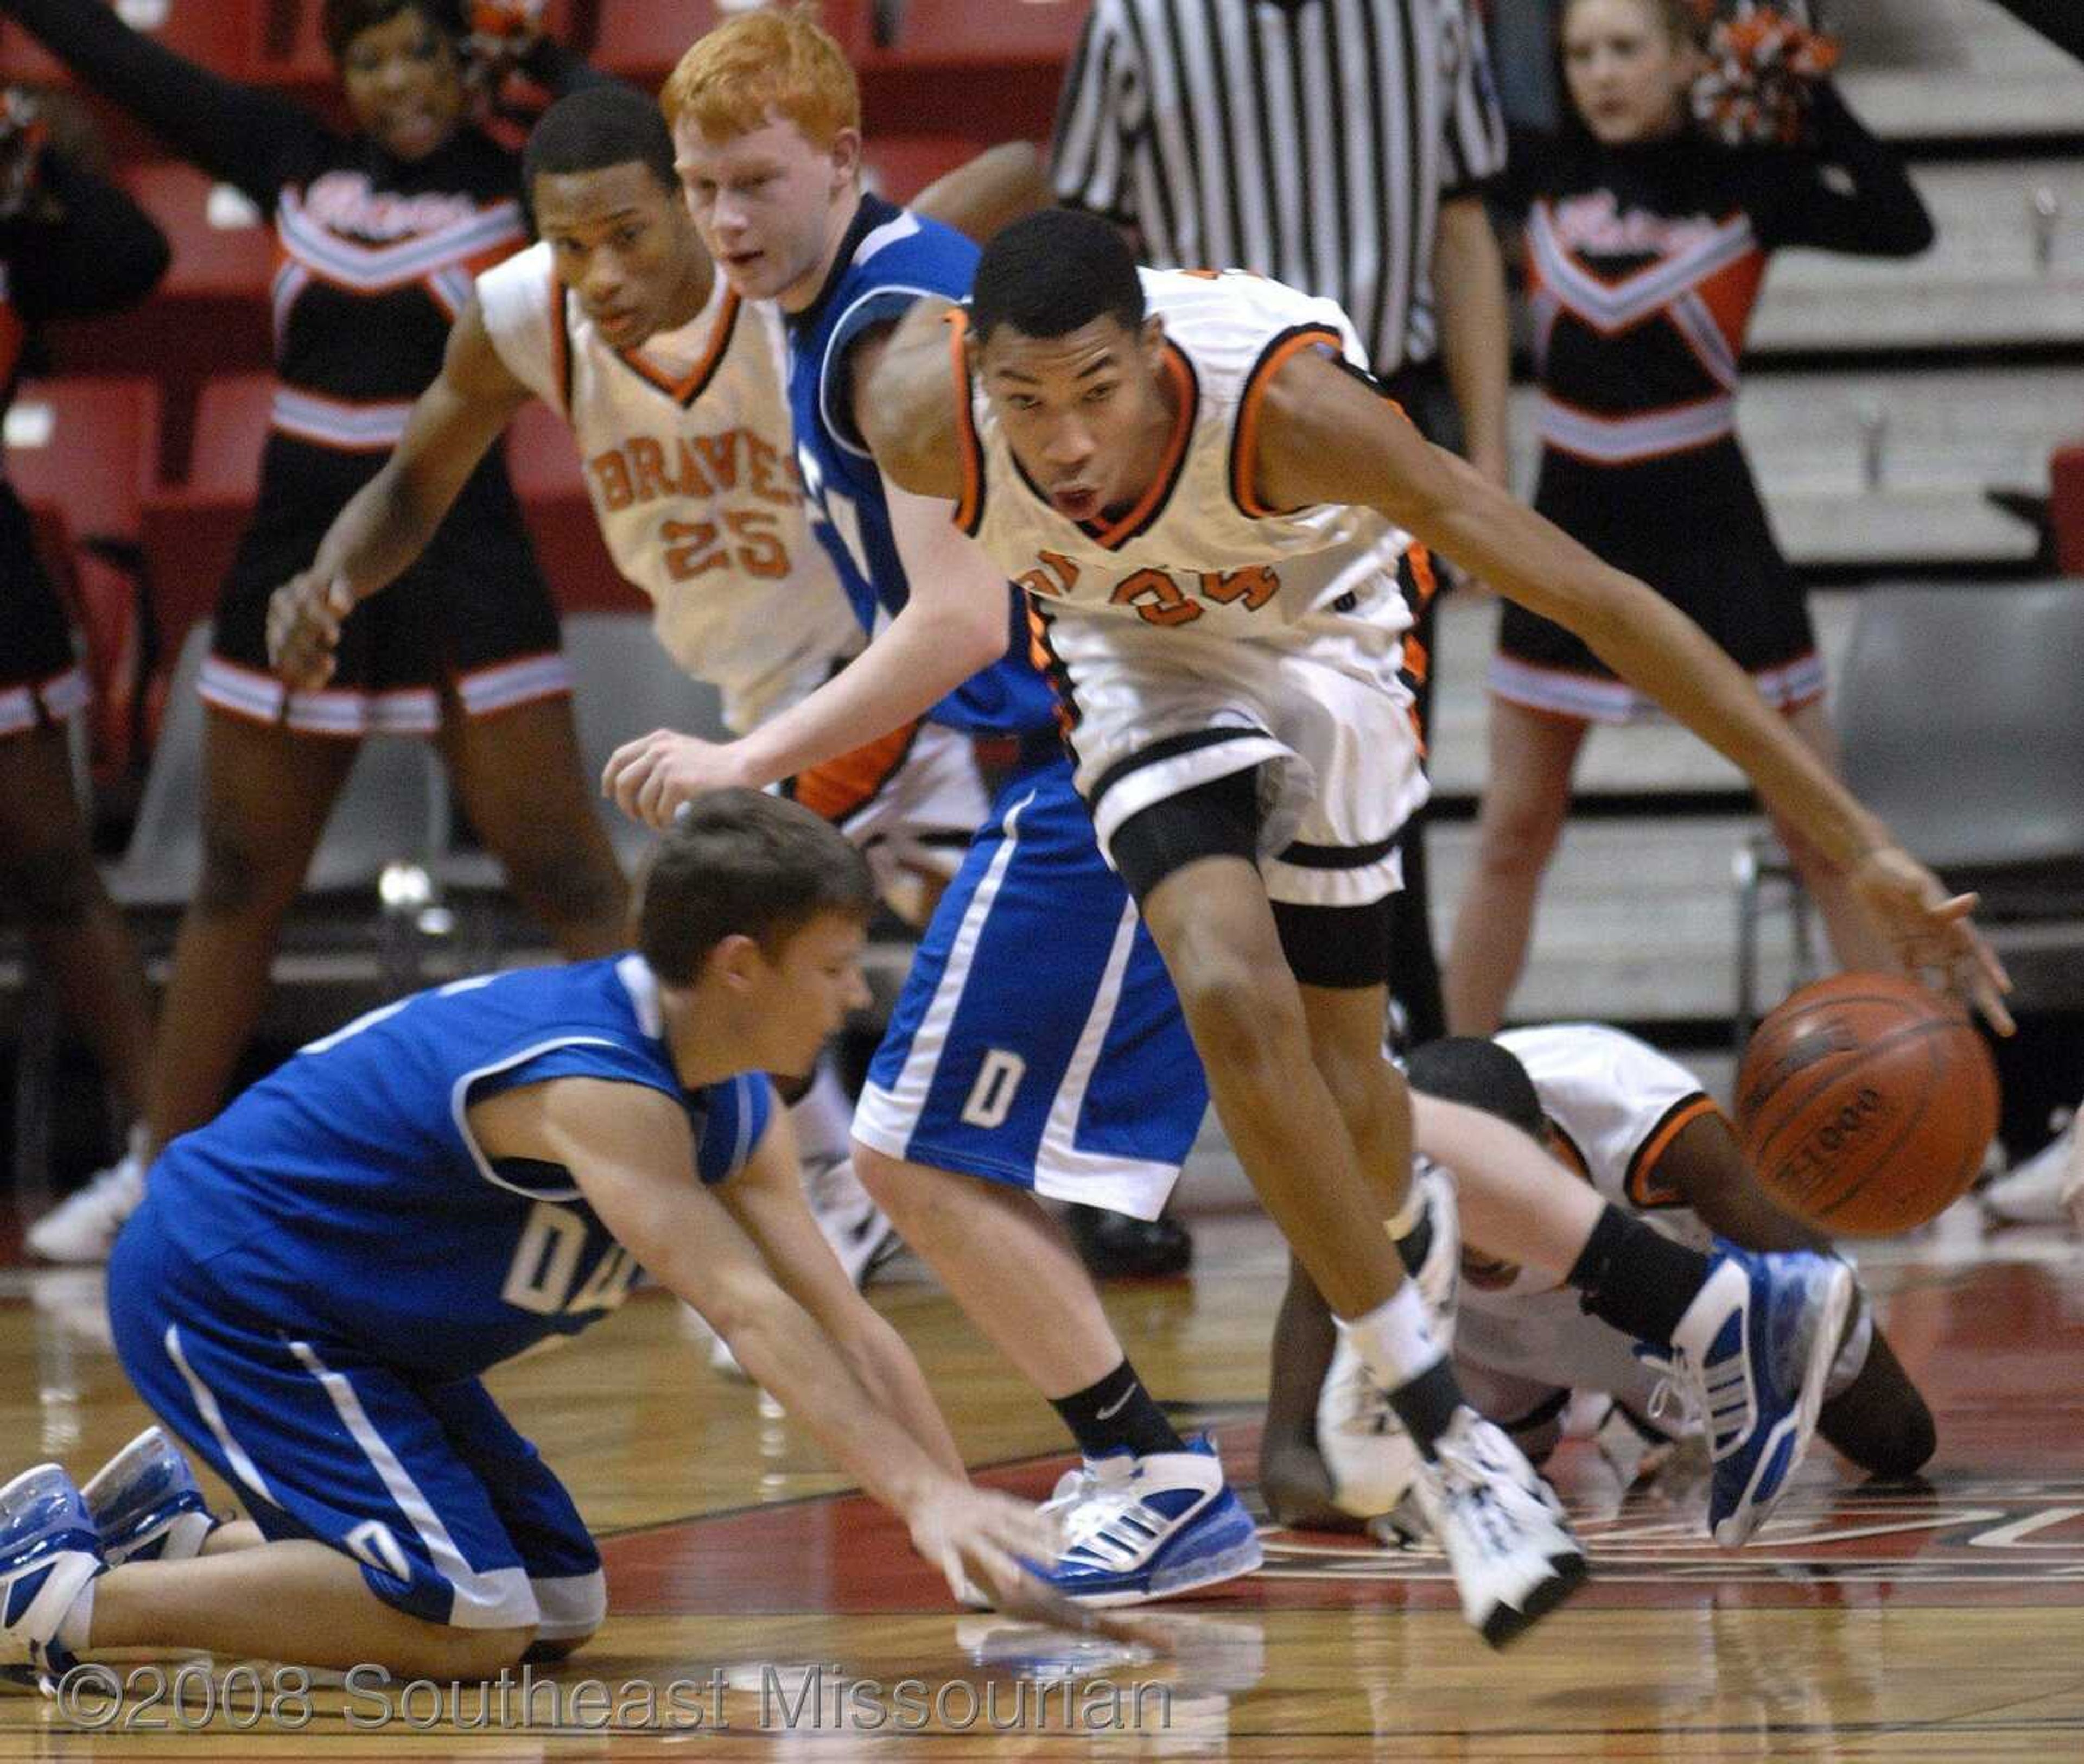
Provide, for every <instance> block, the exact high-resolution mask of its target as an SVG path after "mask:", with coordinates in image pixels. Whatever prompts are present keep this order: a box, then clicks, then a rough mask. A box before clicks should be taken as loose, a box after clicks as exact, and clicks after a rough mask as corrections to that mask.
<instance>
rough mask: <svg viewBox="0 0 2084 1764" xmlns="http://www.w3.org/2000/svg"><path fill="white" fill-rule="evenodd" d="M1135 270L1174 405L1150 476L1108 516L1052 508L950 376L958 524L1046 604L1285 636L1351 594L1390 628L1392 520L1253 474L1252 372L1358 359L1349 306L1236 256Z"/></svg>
mask: <svg viewBox="0 0 2084 1764" xmlns="http://www.w3.org/2000/svg"><path fill="white" fill-rule="evenodd" d="M1140 274H1142V278H1143V286H1144V294H1145V297H1146V301H1147V303H1148V305H1149V309H1150V312H1153V313H1154V314H1155V315H1156V316H1158V318H1160V319H1162V320H1163V321H1164V326H1165V340H1166V341H1165V365H1164V372H1165V373H1166V375H1167V377H1168V379H1169V380H1170V383H1171V389H1172V393H1173V396H1174V398H1175V401H1176V403H1177V406H1178V413H1179V414H1178V422H1177V425H1176V426H1175V429H1174V430H1173V432H1172V434H1171V436H1170V437H1169V439H1168V440H1167V443H1166V446H1165V449H1164V452H1163V454H1162V455H1161V456H1160V459H1159V464H1158V473H1157V475H1156V477H1154V479H1153V480H1152V481H1151V484H1150V489H1149V490H1148V491H1147V492H1146V494H1145V495H1144V496H1143V498H1142V500H1141V501H1140V502H1138V503H1137V506H1136V507H1133V508H1132V509H1130V510H1129V511H1127V512H1125V513H1124V514H1123V515H1120V517H1119V518H1118V519H1113V520H1110V521H1098V522H1083V521H1075V520H1073V519H1070V517H1068V516H1066V515H1061V514H1059V513H1057V511H1056V510H1055V509H1054V508H1053V507H1051V506H1050V504H1049V502H1048V499H1047V498H1046V497H1044V496H1043V495H1041V494H1038V493H1037V492H1036V490H1035V488H1034V487H1033V486H1031V483H1030V482H1029V481H1028V480H1027V477H1025V475H1024V474H1023V473H1022V471H1021V469H1020V467H1019V464H1017V462H1016V461H1015V460H1014V456H1013V452H1012V449H1011V447H1010V446H1009V445H1008V444H1007V442H1006V436H1005V435H1004V432H1003V431H1002V429H1001V427H1000V426H999V424H998V420H997V418H995V417H994V416H993V413H992V409H991V405H990V403H989V400H988V399H987V398H986V397H985V394H984V391H983V388H982V387H981V386H978V385H972V384H969V376H968V375H967V374H965V375H964V383H963V385H962V387H961V388H960V389H959V396H961V397H962V399H963V402H964V409H963V418H964V430H965V435H964V452H965V455H966V460H965V470H964V485H965V490H964V496H963V498H962V502H961V503H960V505H959V511H958V519H959V521H960V523H961V524H962V526H963V528H964V531H965V532H969V533H972V534H973V535H974V536H976V538H977V540H978V541H980V542H981V544H982V545H983V546H984V549H985V551H986V552H987V553H989V556H990V558H991V560H992V562H993V563H995V564H996V565H998V567H999V568H1001V569H1002V570H1004V571H1005V572H1006V574H1007V575H1009V576H1010V577H1012V578H1013V579H1014V580H1015V581H1016V582H1018V583H1019V585H1020V586H1021V587H1023V588H1025V589H1027V591H1028V592H1030V593H1031V594H1032V595H1034V596H1036V598H1037V599H1038V600H1040V601H1041V602H1043V603H1044V604H1046V606H1047V608H1048V611H1049V612H1050V613H1052V614H1053V615H1054V614H1060V613H1061V614H1063V615H1065V616H1067V617H1068V616H1070V615H1073V614H1086V613H1091V614H1094V615H1096V616H1097V617H1102V618H1109V619H1112V620H1116V621H1129V628H1131V629H1135V628H1137V627H1139V626H1141V627H1149V628H1153V629H1157V630H1179V629H1184V628H1191V629H1192V630H1195V631H1197V633H1201V634H1219V635H1222V636H1226V637H1235V638H1246V639H1252V638H1266V639H1269V640H1272V641H1275V642H1287V641H1290V640H1291V639H1290V638H1289V637H1288V636H1287V634H1286V632H1285V630H1284V627H1286V626H1290V625H1293V624H1294V622H1295V621H1298V620H1299V619H1301V618H1302V617H1303V616H1304V615H1306V614H1307V613H1314V612H1317V611H1319V610H1320V609H1323V608H1328V607H1330V606H1331V605H1332V604H1333V603H1335V602H1340V601H1341V600H1342V599H1343V597H1345V596H1348V595H1351V596H1353V600H1350V601H1347V602H1345V606H1344V607H1342V608H1341V610H1345V609H1348V608H1352V607H1353V606H1355V605H1359V606H1362V607H1363V608H1366V613H1365V615H1364V616H1366V617H1370V618H1372V619H1374V620H1376V621H1380V622H1382V623H1383V624H1384V625H1387V628H1388V629H1389V630H1392V631H1401V630H1404V629H1405V628H1406V627H1407V626H1408V625H1409V624H1410V622H1411V615H1410V613H1409V611H1408V608H1406V607H1405V606H1404V602H1403V599H1402V596H1400V594H1398V593H1397V592H1396V570H1397V562H1398V559H1399V558H1400V557H1401V556H1402V555H1403V553H1404V549H1405V547H1406V545H1407V544H1408V540H1407V537H1406V536H1405V535H1404V533H1403V532H1400V531H1399V530H1398V529H1397V528H1395V527H1394V526H1392V525H1391V524H1390V523H1389V522H1388V521H1387V519H1384V517H1383V516H1382V515H1379V514H1378V513H1376V512H1375V511H1374V510H1373V509H1369V508H1358V507H1349V506H1346V505H1345V504H1329V503H1327V504H1319V505H1318V506H1315V507H1308V508H1300V509H1294V510H1277V509H1269V508H1266V507H1262V506H1261V505H1260V502H1259V499H1258V497H1257V494H1256V491H1255V489H1254V486H1253V484H1252V477H1253V469H1254V465H1255V463H1256V448H1255V445H1254V432H1255V429H1256V424H1257V422H1258V421H1259V413H1260V405H1261V404H1262V402H1263V401H1264V394H1265V390H1266V388H1267V386H1268V385H1269V384H1270V383H1271V381H1272V380H1273V376H1274V375H1275V374H1276V373H1277V371H1279V370H1280V368H1281V366H1282V365H1283V364H1284V363H1286V362H1287V361H1288V360H1289V359H1290V358H1291V357H1292V356H1293V355H1294V354H1296V353H1297V352H1298V351H1299V350H1307V349H1315V350H1323V351H1324V352H1326V353H1328V354H1336V355H1342V356H1343V357H1344V358H1345V359H1346V360H1347V361H1349V362H1350V363H1353V365H1354V366H1355V367H1366V356H1365V354H1363V352H1362V348H1361V344H1360V340H1359V338H1358V336H1357V335H1356V334H1355V333H1354V330H1353V324H1352V323H1351V321H1350V320H1349V319H1348V318H1347V317H1346V315H1345V313H1344V312H1341V310H1340V308H1339V307H1338V305H1337V304H1336V303H1335V302H1333V301H1330V300H1320V299H1314V298H1312V297H1311V296H1310V295H1305V294H1299V293H1298V292H1297V291H1296V290H1294V289H1293V288H1290V287H1287V286H1284V285H1282V284H1281V283H1280V282H1269V281H1268V280H1266V279H1265V278H1263V277H1260V276H1255V275H1251V274H1247V273H1245V272H1244V271H1242V270H1225V271H1223V272H1222V274H1204V273H1202V272H1200V271H1189V270H1178V269H1146V270H1143V271H1142V272H1140Z"/></svg>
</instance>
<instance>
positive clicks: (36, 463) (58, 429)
mask: <svg viewBox="0 0 2084 1764" xmlns="http://www.w3.org/2000/svg"><path fill="white" fill-rule="evenodd" d="M6 432H7V477H8V480H9V481H10V482H11V483H12V484H13V485H14V486H15V490H16V491H17V492H19V494H20V496H21V498H22V500H23V502H26V503H28V506H29V509H30V512H31V513H32V514H34V513H36V511H38V510H39V509H41V508H49V509H52V510H54V511H56V512H57V514H59V515H61V516H62V517H63V519H64V521H65V524H66V527H67V528H69V529H70V532H71V533H72V536H74V538H75V539H80V540H86V539H121V540H135V539H136V538H137V537H138V533H139V531H140V511H141V509H142V506H143V503H144V501H145V498H146V494H147V493H148V492H149V491H150V489H151V487H152V484H153V481H154V477H155V462H156V460H157V459H158V456H159V388H158V387H157V386H155V384H153V383H152V382H151V381H150V380H32V381H29V382H28V384H25V385H24V386H23V388H22V390H21V392H19V394H18V395H17V396H16V397H15V405H14V408H13V409H11V410H10V411H9V412H8V413H7V431H6Z"/></svg>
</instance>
